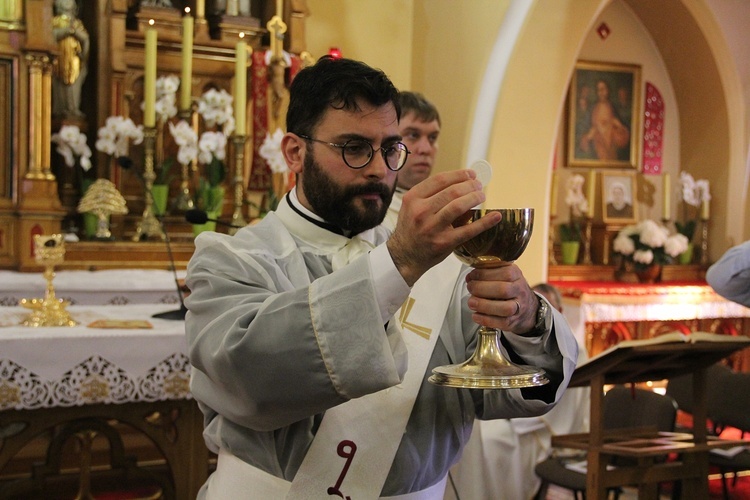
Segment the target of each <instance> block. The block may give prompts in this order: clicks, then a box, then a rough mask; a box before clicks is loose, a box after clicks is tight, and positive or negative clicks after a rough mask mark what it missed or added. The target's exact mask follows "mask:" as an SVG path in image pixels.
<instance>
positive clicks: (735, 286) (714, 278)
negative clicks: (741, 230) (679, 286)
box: [706, 240, 750, 307]
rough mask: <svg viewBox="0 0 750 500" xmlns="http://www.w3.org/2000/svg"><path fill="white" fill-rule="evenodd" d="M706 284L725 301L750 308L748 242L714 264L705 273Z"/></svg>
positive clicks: (749, 246)
mask: <svg viewBox="0 0 750 500" xmlns="http://www.w3.org/2000/svg"><path fill="white" fill-rule="evenodd" d="M706 282H708V284H709V285H711V288H713V289H714V290H715V291H716V293H718V294H719V295H721V296H722V297H724V298H725V299H727V300H731V301H732V302H737V303H738V304H742V305H743V306H745V307H750V240H748V241H746V242H744V243H741V244H739V245H736V246H734V247H732V248H730V249H729V250H727V251H726V252H725V253H724V255H722V256H721V258H719V260H717V261H716V262H714V263H713V264H712V265H711V267H709V268H708V271H706Z"/></svg>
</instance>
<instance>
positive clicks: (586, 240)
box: [583, 217, 594, 265]
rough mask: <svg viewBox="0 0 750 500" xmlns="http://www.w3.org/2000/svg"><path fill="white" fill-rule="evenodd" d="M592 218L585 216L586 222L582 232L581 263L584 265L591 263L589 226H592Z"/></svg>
mask: <svg viewBox="0 0 750 500" xmlns="http://www.w3.org/2000/svg"><path fill="white" fill-rule="evenodd" d="M593 223H594V219H592V218H591V217H586V224H585V229H584V233H583V263H584V264H586V265H591V264H593V261H592V260H591V228H592V226H593Z"/></svg>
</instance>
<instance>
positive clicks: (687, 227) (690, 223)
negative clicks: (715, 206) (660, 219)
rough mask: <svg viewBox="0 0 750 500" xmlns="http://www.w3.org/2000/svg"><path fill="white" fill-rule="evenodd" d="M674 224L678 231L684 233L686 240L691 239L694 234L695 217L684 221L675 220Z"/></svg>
mask: <svg viewBox="0 0 750 500" xmlns="http://www.w3.org/2000/svg"><path fill="white" fill-rule="evenodd" d="M674 225H675V227H676V228H677V232H678V233H680V234H683V235H685V237H687V239H688V241H693V235H694V234H695V227H696V225H697V223H696V221H695V219H690V220H687V221H685V222H684V223H681V222H679V221H675V223H674Z"/></svg>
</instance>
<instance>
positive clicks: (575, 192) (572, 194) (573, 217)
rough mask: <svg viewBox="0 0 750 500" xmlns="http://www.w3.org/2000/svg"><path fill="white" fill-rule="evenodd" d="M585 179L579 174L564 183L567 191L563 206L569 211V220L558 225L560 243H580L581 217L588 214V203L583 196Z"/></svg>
mask: <svg viewBox="0 0 750 500" xmlns="http://www.w3.org/2000/svg"><path fill="white" fill-rule="evenodd" d="M584 182H585V179H584V178H583V176H582V175H581V174H575V175H572V176H570V177H569V178H568V180H567V182H566V183H565V188H566V190H567V192H566V194H565V204H566V205H568V208H569V209H570V220H569V221H568V222H564V223H562V224H560V239H561V240H562V241H581V224H580V219H581V217H582V216H583V215H584V214H586V213H588V210H589V202H588V200H587V199H586V196H585V195H584V194H583V184H584Z"/></svg>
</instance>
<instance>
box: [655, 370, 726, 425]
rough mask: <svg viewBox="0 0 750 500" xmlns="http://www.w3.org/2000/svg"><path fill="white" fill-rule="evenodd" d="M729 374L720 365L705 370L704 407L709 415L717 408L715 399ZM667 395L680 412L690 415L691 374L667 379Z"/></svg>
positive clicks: (691, 404) (692, 408) (691, 406)
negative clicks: (672, 399) (671, 398)
mask: <svg viewBox="0 0 750 500" xmlns="http://www.w3.org/2000/svg"><path fill="white" fill-rule="evenodd" d="M731 373H732V372H731V370H730V369H729V368H727V367H726V366H725V365H723V364H721V363H716V364H714V365H711V366H709V367H708V368H706V393H707V394H706V407H707V411H708V412H709V413H710V412H711V409H712V408H715V407H716V406H717V404H718V401H717V398H718V397H719V395H720V394H721V393H722V392H723V391H722V388H723V387H724V386H725V384H726V383H727V380H726V378H727V377H728V376H730V375H731ZM667 395H669V396H671V397H673V398H674V400H675V401H676V402H677V407H678V408H679V409H680V410H682V411H684V412H686V413H690V414H692V413H693V410H694V403H693V374H692V373H686V374H685V375H680V376H678V377H673V378H671V379H669V381H668V382H667ZM709 416H710V415H709Z"/></svg>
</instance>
